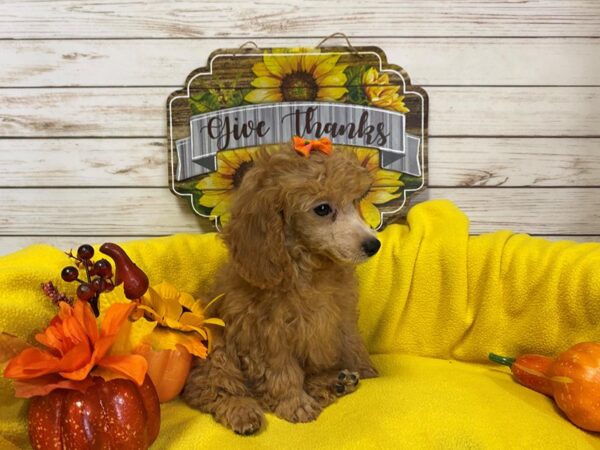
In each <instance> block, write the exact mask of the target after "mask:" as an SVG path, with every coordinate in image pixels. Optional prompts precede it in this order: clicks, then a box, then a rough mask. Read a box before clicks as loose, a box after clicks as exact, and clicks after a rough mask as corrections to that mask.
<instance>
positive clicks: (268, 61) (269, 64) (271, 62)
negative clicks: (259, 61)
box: [263, 53, 288, 78]
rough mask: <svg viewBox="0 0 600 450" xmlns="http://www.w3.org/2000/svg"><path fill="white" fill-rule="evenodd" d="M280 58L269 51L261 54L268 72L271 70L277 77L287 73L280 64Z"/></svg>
mask: <svg viewBox="0 0 600 450" xmlns="http://www.w3.org/2000/svg"><path fill="white" fill-rule="evenodd" d="M280 60H281V57H280V56H275V55H273V54H271V53H265V54H264V56H263V63H264V65H265V67H266V68H267V70H268V71H269V72H271V74H272V75H274V76H276V77H277V78H283V77H284V75H287V73H288V72H286V71H285V70H284V69H283V67H282V66H281V64H280Z"/></svg>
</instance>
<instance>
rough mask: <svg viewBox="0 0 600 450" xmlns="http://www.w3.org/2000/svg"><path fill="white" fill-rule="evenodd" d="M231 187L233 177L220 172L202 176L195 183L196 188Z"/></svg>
mask: <svg viewBox="0 0 600 450" xmlns="http://www.w3.org/2000/svg"><path fill="white" fill-rule="evenodd" d="M232 187H233V178H229V177H226V176H224V175H223V174H222V173H221V172H213V173H211V174H210V175H208V176H207V177H204V178H202V179H201V180H200V181H199V182H198V183H197V184H196V189H200V190H201V191H204V190H207V189H208V190H211V189H220V190H223V189H231V188H232Z"/></svg>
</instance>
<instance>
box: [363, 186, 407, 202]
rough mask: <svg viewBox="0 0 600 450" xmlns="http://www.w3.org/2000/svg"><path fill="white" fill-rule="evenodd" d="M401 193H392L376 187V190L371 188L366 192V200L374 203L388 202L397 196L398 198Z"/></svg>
mask: <svg viewBox="0 0 600 450" xmlns="http://www.w3.org/2000/svg"><path fill="white" fill-rule="evenodd" d="M401 195H402V193H399V194H392V193H390V192H387V190H382V189H377V190H372V191H370V192H369V193H368V194H367V197H366V200H368V201H369V202H371V203H374V204H376V205H381V204H384V203H387V202H390V201H392V200H395V199H397V198H399V197H400V196H401Z"/></svg>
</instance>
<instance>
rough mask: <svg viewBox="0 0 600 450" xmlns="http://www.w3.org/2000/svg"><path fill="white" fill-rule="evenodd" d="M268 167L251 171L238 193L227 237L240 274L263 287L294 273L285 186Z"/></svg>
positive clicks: (279, 282) (234, 201)
mask: <svg viewBox="0 0 600 450" xmlns="http://www.w3.org/2000/svg"><path fill="white" fill-rule="evenodd" d="M268 177H269V175H268V173H267V171H266V170H265V169H262V168H259V167H254V168H252V169H251V170H249V171H248V172H247V173H246V174H245V175H244V178H243V181H242V183H241V185H240V187H239V188H238V191H237V192H236V193H235V194H234V199H233V204H232V207H231V219H230V221H229V224H228V225H227V227H226V228H225V230H224V233H223V237H224V240H225V243H226V244H227V246H228V247H229V254H230V257H231V260H232V261H233V264H234V265H235V267H236V270H237V271H238V273H239V274H240V275H241V276H242V277H243V278H244V279H245V280H246V281H247V282H249V283H250V284H252V285H254V286H256V287H258V288H261V289H265V288H269V287H274V286H277V285H279V284H281V283H282V282H283V281H284V280H285V279H286V278H287V277H289V276H291V274H292V260H291V257H290V255H289V253H288V251H287V249H286V246H285V235H284V227H283V226H284V218H283V199H282V195H281V189H280V187H278V186H277V185H275V184H273V183H268V182H265V181H267V180H268Z"/></svg>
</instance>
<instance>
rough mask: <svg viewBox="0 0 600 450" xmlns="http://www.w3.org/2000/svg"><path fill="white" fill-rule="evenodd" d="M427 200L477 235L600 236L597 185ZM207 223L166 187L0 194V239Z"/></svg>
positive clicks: (147, 231) (180, 228) (166, 229)
mask: <svg viewBox="0 0 600 450" xmlns="http://www.w3.org/2000/svg"><path fill="white" fill-rule="evenodd" d="M428 198H431V199H438V198H448V199H450V200H452V201H454V202H456V204H457V205H458V206H459V207H461V208H462V209H463V210H464V212H465V213H466V214H467V215H468V216H469V217H470V219H471V224H472V228H471V231H472V232H473V233H482V232H488V231H494V230H497V229H505V228H508V229H513V230H515V231H518V232H529V233H533V234H553V235H556V234H590V235H599V234H600V188H535V189H532V188H511V189H506V188H480V189H461V188H430V189H429V190H427V191H426V193H425V194H421V195H419V196H418V197H417V198H416V199H415V200H417V201H423V200H425V199H428ZM201 226H202V227H204V228H201ZM206 226H207V222H206V221H205V220H203V219H201V218H200V217H198V216H195V215H193V213H192V212H191V210H190V209H189V208H188V205H187V204H185V202H184V200H182V199H177V198H175V197H174V196H173V194H171V192H170V191H169V190H168V189H166V188H130V189H127V188H114V189H110V188H90V189H52V188H49V189H38V188H31V189H2V190H0V235H58V236H65V235H71V234H77V235H85V236H89V235H120V236H124V235H131V236H135V235H140V234H143V235H157V234H159V235H161V234H171V233H178V232H195V231H198V230H200V229H205V228H206Z"/></svg>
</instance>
